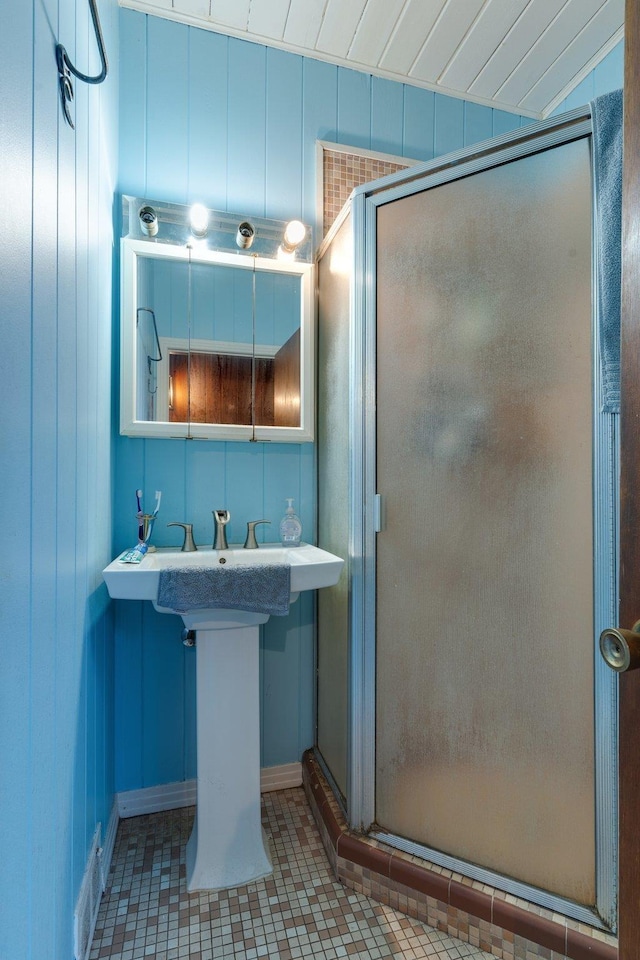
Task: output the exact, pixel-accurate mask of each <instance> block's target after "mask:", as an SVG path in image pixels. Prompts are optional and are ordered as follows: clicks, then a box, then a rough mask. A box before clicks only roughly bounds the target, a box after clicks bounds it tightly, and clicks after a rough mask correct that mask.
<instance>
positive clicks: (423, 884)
mask: <svg viewBox="0 0 640 960" xmlns="http://www.w3.org/2000/svg"><path fill="white" fill-rule="evenodd" d="M302 773H303V786H304V789H305V793H306V795H307V799H308V800H309V804H310V806H311V810H312V812H313V816H314V818H315V820H316V823H317V825H318V828H319V830H320V835H321V837H322V842H323V844H324V847H325V850H326V853H327V856H328V858H329V861H330V863H331V866H332V868H333V871H334V874H335V876H336V878H337V879H338V880H339V881H340V882H341V883H342V884H344V885H345V886H347V887H350V888H351V889H354V890H357V891H358V892H360V893H364V894H365V895H366V896H369V897H372V898H373V899H374V900H378V901H379V902H381V903H384V904H386V905H388V906H391V907H393V908H394V909H398V910H400V911H402V912H404V913H406V914H407V915H408V916H411V917H413V918H414V919H417V920H420V921H422V922H423V923H427V924H429V925H431V926H433V927H436V928H437V929H438V930H442V931H443V932H445V933H447V934H448V935H449V936H453V937H457V938H458V939H459V940H463V941H465V942H466V943H471V944H473V945H474V946H479V947H480V948H481V949H483V950H485V951H486V952H487V953H492V954H493V955H494V956H497V957H513V956H514V950H515V947H519V948H520V949H519V950H515V956H517V957H519V956H523V957H524V956H526V957H527V958H531V960H533V958H537V957H539V958H540V960H542V958H543V957H549V956H553V958H554V960H618V947H617V940H616V938H615V937H614V936H612V935H610V934H605V933H603V932H602V931H600V930H596V929H594V928H589V927H587V926H586V925H585V924H583V923H577V922H576V921H572V920H571V919H568V918H566V917H561V916H559V915H558V914H551V912H550V911H545V910H542V909H541V908H539V907H535V906H534V905H529V904H527V903H526V902H525V901H522V900H518V899H517V898H515V897H512V896H510V895H507V894H505V893H503V892H502V891H499V890H494V889H492V888H490V887H488V886H487V885H486V884H479V883H476V882H475V881H471V880H469V879H467V878H466V877H462V876H460V875H459V874H452V873H451V872H450V871H447V870H445V869H443V868H440V867H432V866H431V865H430V864H428V863H426V862H425V861H422V860H420V859H419V858H418V857H413V856H411V855H409V854H405V853H403V852H402V851H401V850H397V849H396V848H394V847H389V846H387V845H386V844H384V843H381V842H379V841H377V840H374V839H371V838H369V837H366V836H363V835H360V834H357V833H353V832H351V831H350V830H349V829H348V828H347V825H346V822H345V820H344V817H343V815H342V811H341V810H340V807H339V804H338V801H337V800H336V798H335V797H334V795H333V792H332V790H331V787H330V786H329V783H328V781H327V779H326V777H325V776H324V774H323V772H322V770H321V767H320V764H319V763H318V761H317V760H316V758H315V756H314V752H313V750H308V751H307V752H306V753H305V754H304V756H303V758H302ZM522 951H524V952H522Z"/></svg>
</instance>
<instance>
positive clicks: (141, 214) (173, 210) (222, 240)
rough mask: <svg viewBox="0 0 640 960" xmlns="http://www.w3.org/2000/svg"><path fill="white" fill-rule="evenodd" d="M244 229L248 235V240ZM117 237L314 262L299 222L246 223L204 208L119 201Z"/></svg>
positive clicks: (309, 234) (141, 200)
mask: <svg viewBox="0 0 640 960" xmlns="http://www.w3.org/2000/svg"><path fill="white" fill-rule="evenodd" d="M247 227H250V228H251V230H252V231H253V233H252V234H251V236H249V235H248V234H249V233H251V230H247ZM122 236H123V237H130V238H132V239H137V240H148V241H150V242H152V243H173V244H175V243H178V244H194V243H195V244H197V245H203V246H205V247H206V248H208V249H210V250H220V251H226V252H235V253H238V252H239V250H243V251H244V250H247V249H248V248H249V247H251V253H252V254H257V255H259V256H263V257H267V258H271V259H277V258H278V257H282V254H283V252H284V254H285V256H287V257H288V258H291V259H296V260H300V261H301V262H302V263H311V262H312V261H313V244H312V231H311V228H310V227H308V226H307V225H305V224H304V223H302V222H301V221H300V220H290V221H283V220H271V219H267V218H264V217H251V220H250V221H249V220H248V219H247V218H246V217H244V216H239V215H235V214H231V213H225V212H223V211H220V210H211V209H209V208H207V207H205V206H204V205H203V204H193V205H192V206H188V205H186V204H180V203H167V202H165V201H160V200H151V199H148V198H145V197H132V196H127V195H123V197H122ZM239 239H240V240H241V241H242V242H239Z"/></svg>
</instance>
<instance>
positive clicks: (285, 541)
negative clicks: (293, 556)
mask: <svg viewBox="0 0 640 960" xmlns="http://www.w3.org/2000/svg"><path fill="white" fill-rule="evenodd" d="M287 503H288V504H289V506H288V507H287V509H286V511H285V515H284V517H283V518H282V520H281V521H280V540H281V542H282V546H283V547H299V546H300V539H301V537H302V523H301V522H300V517H297V516H296V513H295V510H294V509H293V498H292V497H287Z"/></svg>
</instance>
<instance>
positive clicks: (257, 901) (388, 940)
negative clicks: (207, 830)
mask: <svg viewBox="0 0 640 960" xmlns="http://www.w3.org/2000/svg"><path fill="white" fill-rule="evenodd" d="M262 811H263V823H264V827H265V830H266V832H267V834H268V835H269V836H270V838H271V841H270V842H271V856H272V859H273V864H274V872H273V874H272V875H271V876H270V877H268V878H267V879H265V880H258V881H255V882H254V883H251V884H249V885H248V886H246V887H238V888H237V889H234V890H224V891H219V892H217V893H194V894H188V893H187V890H186V883H185V863H184V847H185V843H186V841H187V839H188V837H189V833H190V831H191V824H192V821H193V808H186V809H182V810H170V811H168V812H166V813H157V814H152V815H149V816H144V817H132V818H131V819H128V820H123V821H121V823H120V827H119V829H118V837H117V841H116V847H115V851H114V855H113V861H112V865H111V874H110V877H109V883H108V886H107V890H106V891H105V895H104V897H103V900H102V904H101V907H100V913H99V916H98V922H97V925H96V930H95V934H94V939H93V946H92V949H91V955H90V960H99V958H104V957H110V958H111V960H142V958H153V960H223V958H227V957H233V958H235V960H255V958H258V957H268V958H278V960H293V958H305V957H309V958H311V957H312V958H314V960H335V958H339V957H347V958H358V957H362V958H365V957H366V958H372V960H376V958H383V957H397V958H407V960H409V958H411V960H413V958H416V960H417V958H420V957H428V958H434V960H459V958H462V957H466V958H470V960H494V958H491V957H490V955H489V954H487V953H484V952H483V951H482V950H479V949H478V948H477V947H472V946H470V945H469V944H466V943H462V942H461V941H459V940H454V939H452V938H451V937H448V936H446V935H445V934H443V933H439V932H438V931H437V930H433V929H431V928H430V927H427V926H424V925H423V924H421V923H418V922H417V921H415V920H410V919H408V918H407V917H405V916H404V914H401V913H398V912H397V911H396V910H393V909H391V908H390V907H386V906H383V905H382V904H379V903H377V902H376V901H374V900H370V899H368V898H367V897H364V896H362V895H361V894H358V893H354V892H353V891H350V890H346V889H345V888H344V887H342V886H341V885H340V884H339V883H337V882H336V881H335V880H334V879H333V876H332V874H331V870H330V867H329V863H328V861H327V858H326V855H325V852H324V849H323V847H322V843H321V841H320V837H319V834H318V831H317V828H316V825H315V823H314V822H313V818H312V816H311V812H310V810H309V807H308V804H307V801H306V798H305V795H304V792H303V790H302V788H297V789H292V790H282V791H278V792H275V793H267V794H264V795H263V798H262Z"/></svg>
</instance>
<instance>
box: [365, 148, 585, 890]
mask: <svg viewBox="0 0 640 960" xmlns="http://www.w3.org/2000/svg"><path fill="white" fill-rule="evenodd" d="M589 164H590V160H589V144H588V141H587V139H581V140H577V141H575V142H571V143H567V144H563V145H561V146H558V147H555V148H554V149H550V150H547V151H545V152H542V153H539V154H534V155H531V156H528V157H525V158H523V159H519V160H517V161H515V162H511V163H507V164H504V165H503V166H500V167H495V168H493V169H488V170H484V171H482V172H479V173H474V174H473V175H471V176H467V177H465V178H462V179H459V180H453V181H450V182H447V183H444V184H441V185H438V186H434V187H432V188H431V189H425V190H422V191H421V192H418V193H414V194H412V195H410V196H405V197H403V198H401V199H398V200H395V201H393V202H389V203H385V204H383V205H380V206H378V207H377V228H376V235H377V247H376V257H377V281H376V297H377V304H376V312H377V333H376V336H377V428H376V429H377V437H376V449H377V454H376V456H377V468H376V469H377V488H378V492H379V493H380V494H381V495H382V497H383V501H384V504H385V512H386V522H385V526H384V528H383V530H382V532H381V533H380V534H379V535H378V538H377V553H376V578H377V579H376V711H377V715H376V762H375V778H376V785H375V816H376V822H377V824H378V825H379V826H380V827H381V828H382V829H384V830H385V831H388V832H389V833H391V834H394V835H397V836H400V837H406V838H409V839H410V840H413V841H416V842H418V843H420V844H424V845H425V846H427V847H429V848H432V849H434V850H437V851H442V852H444V853H446V854H450V855H452V856H455V857H458V858H460V859H461V860H463V861H468V862H470V863H473V864H477V865H480V866H481V867H484V868H487V869H490V870H493V871H496V872H497V873H499V874H504V875H507V876H509V877H512V878H515V879H516V880H518V881H521V882H523V883H526V884H530V885H532V886H535V887H539V888H542V889H543V890H548V891H551V892H552V893H553V894H557V895H559V896H560V897H565V898H568V899H570V900H572V901H576V902H578V903H579V904H586V905H590V904H593V903H594V902H595V895H596V891H595V799H594V797H595V786H594V678H593V649H594V620H593V603H594V601H593V521H592V516H593V505H592V504H593V489H592V487H593V483H592V457H593V441H592V435H593V415H592V403H593V400H592V389H593V388H592V382H593V374H592V367H593V364H592V323H591V316H592V308H591V231H592V227H591V185H590V166H589Z"/></svg>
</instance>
